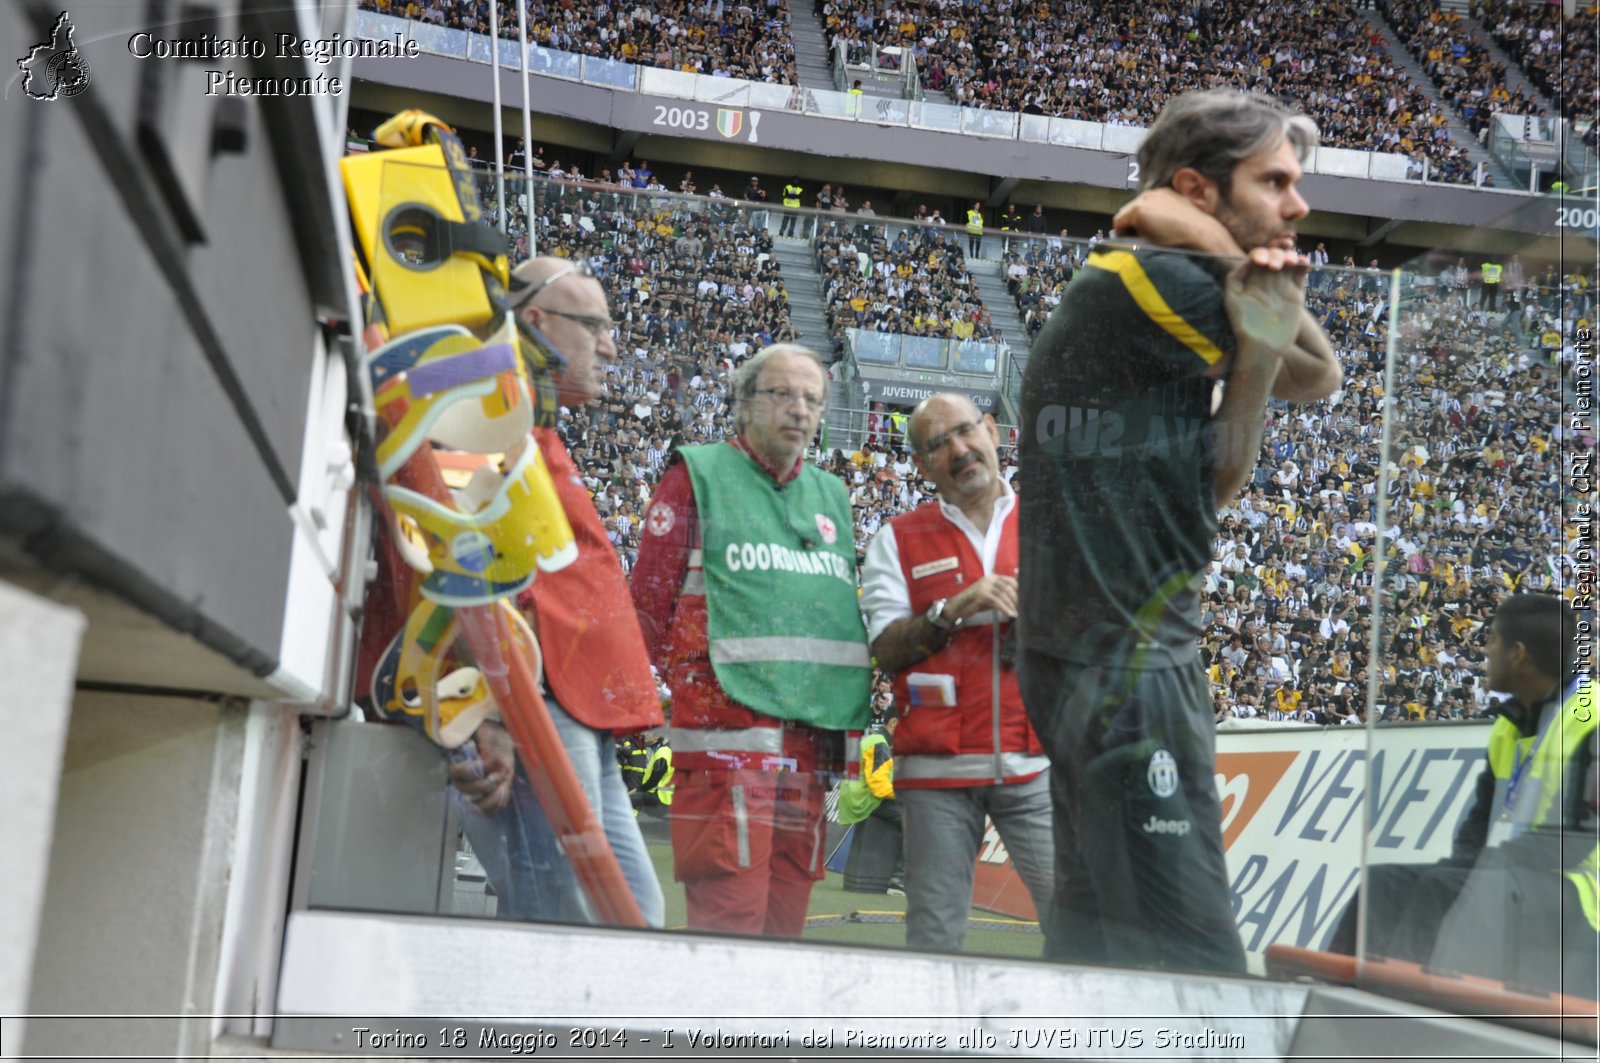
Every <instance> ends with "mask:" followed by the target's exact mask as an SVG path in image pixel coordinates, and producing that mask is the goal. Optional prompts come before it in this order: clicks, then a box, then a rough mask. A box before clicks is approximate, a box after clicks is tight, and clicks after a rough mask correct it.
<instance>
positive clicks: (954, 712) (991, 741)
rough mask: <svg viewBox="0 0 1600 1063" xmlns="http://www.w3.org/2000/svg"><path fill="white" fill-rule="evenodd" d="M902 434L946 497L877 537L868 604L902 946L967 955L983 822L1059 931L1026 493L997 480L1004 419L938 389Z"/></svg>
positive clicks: (866, 572) (866, 581)
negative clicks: (1021, 547) (1026, 562)
mask: <svg viewBox="0 0 1600 1063" xmlns="http://www.w3.org/2000/svg"><path fill="white" fill-rule="evenodd" d="M908 438H909V442H910V444H911V448H912V459H913V461H914V462H915V464H916V467H917V470H918V471H919V472H920V473H921V474H922V475H923V476H924V477H925V478H926V479H928V480H930V481H931V482H932V483H933V485H934V487H935V488H936V489H937V491H938V498H937V499H936V500H934V501H932V502H928V503H927V504H925V505H922V506H919V507H918V508H917V509H915V510H912V511H911V512H910V513H906V514H903V515H901V516H898V517H896V518H894V519H893V520H891V521H890V522H889V523H888V524H887V525H885V526H884V527H883V528H881V529H880V530H879V531H878V533H877V535H876V536H874V537H873V540H872V544H871V545H870V546H869V547H868V548H867V559H866V562H865V564H864V565H863V566H862V573H861V574H862V595H861V605H862V608H864V609H865V610H866V612H867V633H868V636H869V637H870V638H871V640H872V653H873V656H874V657H875V658H876V659H877V662H878V668H879V670H880V671H883V672H886V673H889V674H891V675H893V676H894V702H893V704H894V706H895V709H896V711H897V712H898V713H899V715H900V726H899V730H898V731H896V733H895V765H896V766H895V778H894V784H895V796H896V798H897V799H898V800H899V803H900V808H901V814H902V817H903V819H904V826H905V851H906V876H905V882H906V885H905V888H906V945H907V947H909V948H914V949H928V950H933V951H939V952H959V951H961V948H962V945H963V944H965V942H966V936H967V913H968V911H969V910H970V909H971V907H972V882H973V877H974V874H975V871H976V867H977V860H978V850H979V848H980V847H981V846H982V844H983V837H984V820H985V819H986V818H987V819H991V820H993V821H994V825H995V828H996V829H997V830H998V831H999V832H1000V837H1001V839H1002V840H1003V841H1004V842H1005V845H1006V850H1007V852H1008V853H1009V854H1010V856H1011V860H1012V863H1013V864H1014V865H1015V866H1016V868H1017V870H1018V871H1019V872H1020V873H1021V875H1022V880H1023V882H1024V883H1026V884H1027V887H1028V892H1029V893H1030V894H1032V896H1033V903H1034V907H1035V908H1036V909H1037V910H1038V912H1039V915H1040V922H1041V923H1042V924H1044V926H1045V927H1046V928H1048V927H1049V921H1050V909H1051V904H1052V899H1053V895H1054V881H1055V879H1054V875H1055V842H1054V839H1053V837H1052V834H1051V829H1050V765H1049V761H1048V760H1046V759H1045V756H1044V747H1043V746H1042V745H1041V744H1040V742H1039V736H1038V735H1037V734H1035V733H1034V730H1033V727H1032V725H1031V724H1030V723H1029V722H1028V717H1027V713H1026V712H1025V711H1024V709H1023V706H1022V695H1021V694H1020V693H1019V691H1018V689H1017V672H1016V665H1015V663H1014V661H1013V660H1012V654H1011V650H1010V635H1011V630H1010V629H1011V625H1012V623H1013V622H1014V621H1015V619H1016V615H1017V496H1016V495H1015V494H1014V493H1013V492H1012V490H1011V487H1010V486H1009V485H1008V484H1007V483H1006V482H1005V480H1004V479H1002V478H1001V476H1000V458H999V445H1000V435H999V433H998V432H997V431H996V430H995V425H994V418H992V417H990V416H988V415H987V414H980V413H978V410H977V407H975V406H974V405H973V404H972V402H971V401H970V400H968V399H966V398H965V397H963V396H960V395H954V394H939V395H934V396H932V397H930V398H928V399H926V400H925V401H924V402H923V403H922V404H921V405H919V406H918V407H917V408H916V409H915V410H914V411H913V412H912V414H911V420H910V424H909V425H908Z"/></svg>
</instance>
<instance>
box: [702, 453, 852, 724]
mask: <svg viewBox="0 0 1600 1063" xmlns="http://www.w3.org/2000/svg"><path fill="white" fill-rule="evenodd" d="M679 453H681V454H682V455H683V458H684V462H685V464H686V465H687V466H688V469H689V478H690V480H691V481H693V483H694V497H695V505H696V508H697V510H698V513H699V521H700V534H701V540H702V544H703V558H704V560H703V562H702V563H703V565H704V572H705V585H706V629H707V636H708V640H709V643H710V652H711V666H712V669H713V670H714V671H715V672H716V676H717V682H718V683H720V684H721V685H722V689H723V690H724V691H726V692H727V694H728V696H729V697H731V698H732V699H733V700H734V701H737V702H738V703H739V704H741V705H745V706H747V707H749V708H752V709H754V710H756V711H757V712H762V713H765V714H767V715H768V716H776V717H778V718H779V719H783V720H796V721H799V722H801V723H807V724H811V725H812V726H815V727H821V728H825V729H829V730H839V731H845V730H852V729H859V728H862V727H865V726H866V723H867V720H868V718H869V717H870V715H871V712H870V708H869V703H868V702H869V696H870V686H871V678H872V671H871V662H870V659H869V655H868V652H867V632H866V627H865V625H864V624H863V623H862V620H861V607H860V603H859V598H858V595H857V591H856V550H855V531H854V524H853V522H852V520H851V514H850V496H849V494H848V493H847V492H846V491H845V487H844V484H843V483H842V482H840V480H839V479H838V478H837V477H834V476H829V475H828V474H827V473H824V472H822V471H821V470H820V469H817V468H815V467H813V466H812V465H810V464H809V463H806V464H803V465H802V466H801V471H800V475H799V476H797V477H795V478H794V479H793V480H790V481H789V482H788V483H786V484H783V485H781V486H780V485H778V484H777V483H775V482H774V481H773V479H772V477H771V476H769V475H768V474H767V473H766V471H765V470H763V469H762V468H761V467H760V466H758V465H757V464H756V462H755V461H754V459H752V458H751V457H750V456H749V455H748V454H745V453H744V452H743V451H741V450H739V449H738V448H736V447H733V446H729V445H728V444H726V443H714V444H710V445H707V446H693V447H683V448H681V449H680V451H679Z"/></svg>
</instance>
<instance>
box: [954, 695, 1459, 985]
mask: <svg viewBox="0 0 1600 1063" xmlns="http://www.w3.org/2000/svg"><path fill="white" fill-rule="evenodd" d="M1488 739H1489V728H1488V726H1487V725H1486V724H1418V725H1414V726H1405V725H1402V726H1398V727H1384V728H1380V729H1379V730H1378V731H1377V732H1376V737H1375V745H1374V747H1373V750H1372V752H1371V754H1370V756H1369V752H1368V748H1367V732H1366V729H1365V728H1360V727H1333V728H1309V727H1308V728H1305V729H1303V730H1263V731H1229V732H1221V733H1219V734H1218V735H1217V790H1218V792H1219V793H1220V795H1221V797H1222V831H1223V834H1222V836H1223V841H1224V843H1225V844H1226V845H1227V847H1228V875H1229V878H1230V880H1231V882H1232V887H1231V888H1232V892H1233V910H1234V914H1235V916H1236V917H1237V919H1238V921H1239V933H1240V936H1241V937H1243V939H1244V947H1245V951H1246V952H1247V953H1248V954H1249V957H1250V965H1251V969H1252V970H1254V971H1256V972H1258V973H1259V972H1260V971H1261V969H1262V961H1261V957H1262V953H1263V951H1264V950H1265V949H1266V947H1267V946H1268V945H1274V944H1284V945H1296V946H1299V947H1302V948H1313V949H1315V948H1320V947H1321V946H1322V945H1323V943H1324V942H1326V941H1327V939H1328V936H1329V935H1330V934H1332V933H1333V929H1334V926H1335V925H1336V924H1337V923H1338V921H1339V915H1340V913H1341V912H1343V911H1344V908H1345V905H1346V904H1348V903H1349V901H1350V898H1351V897H1352V896H1354V895H1355V891H1356V888H1357V884H1358V882H1359V879H1360V875H1359V871H1360V860H1361V850H1362V837H1361V835H1362V824H1363V821H1364V818H1365V815H1366V812H1365V804H1364V801H1363V791H1364V790H1365V788H1366V787H1367V785H1368V780H1369V779H1370V780H1371V785H1372V787H1373V791H1374V797H1375V804H1374V806H1373V830H1372V832H1371V838H1370V844H1371V855H1370V856H1369V859H1370V860H1371V861H1372V862H1373V863H1393V864H1417V863H1431V862H1433V861H1435V860H1439V859H1442V858H1443V857H1445V856H1447V855H1449V853H1450V842H1451V838H1452V837H1453V836H1454V834H1455V828H1456V824H1457V823H1458V822H1459V821H1460V819H1461V816H1462V815H1463V814H1464V813H1465V812H1466V809H1467V805H1468V803H1469V802H1470V801H1471V797H1472V791H1473V783H1474V781H1475V780H1476V779H1477V777H1478V773H1479V772H1480V771H1482V770H1483V766H1484V759H1483V750H1484V745H1485V743H1487V742H1488ZM1369 761H1370V763H1369ZM973 904H974V905H976V906H978V907H980V908H985V909H988V910H990V911H994V912H999V913H1001V914H1003V915H1010V916H1014V917H1016V918H1020V919H1034V918H1036V914H1035V912H1034V909H1033V904H1032V902H1031V899H1030V898H1029V896H1028V891H1027V889H1026V888H1025V887H1024V886H1023V884H1022V880H1021V879H1020V878H1019V877H1018V876H1017V873H1016V871H1015V870H1013V869H1012V866H1011V862H1010V858H1009V857H1008V856H1007V854H1006V850H1005V845H1004V844H1003V843H1002V842H1001V841H1000V837H999V835H998V834H997V833H996V832H995V829H994V825H993V824H989V825H988V829H987V831H986V833H985V836H984V844H983V848H982V849H981V850H980V852H979V855H978V874H977V879H976V881H975V883H974V887H973Z"/></svg>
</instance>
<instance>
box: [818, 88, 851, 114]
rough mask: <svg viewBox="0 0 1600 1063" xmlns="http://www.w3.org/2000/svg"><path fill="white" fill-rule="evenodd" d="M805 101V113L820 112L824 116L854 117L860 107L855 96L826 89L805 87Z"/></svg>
mask: <svg viewBox="0 0 1600 1063" xmlns="http://www.w3.org/2000/svg"><path fill="white" fill-rule="evenodd" d="M805 102H806V108H805V109H806V113H808V114H820V115H822V116H823V117H824V118H854V117H855V116H856V113H857V111H858V110H859V109H860V103H859V100H858V98H857V97H855V96H852V95H850V94H849V93H848V92H829V91H827V90H826V89H806V90H805Z"/></svg>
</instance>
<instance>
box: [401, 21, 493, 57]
mask: <svg viewBox="0 0 1600 1063" xmlns="http://www.w3.org/2000/svg"><path fill="white" fill-rule="evenodd" d="M407 25H408V26H409V27H410V30H411V39H412V40H414V41H416V42H417V47H418V48H419V49H421V50H422V51H424V52H432V53H433V54H434V55H448V56H450V57H452V58H455V59H462V58H469V59H476V58H478V57H477V55H475V54H473V51H472V49H473V47H474V45H475V44H476V43H477V42H478V41H482V42H484V43H483V58H484V59H485V60H487V59H488V57H489V52H488V43H487V42H488V39H487V38H480V37H478V36H477V35H476V34H471V33H467V32H466V31H464V30H453V29H447V28H446V27H444V26H434V25H431V24H429V23H427V22H410V23H407Z"/></svg>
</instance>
